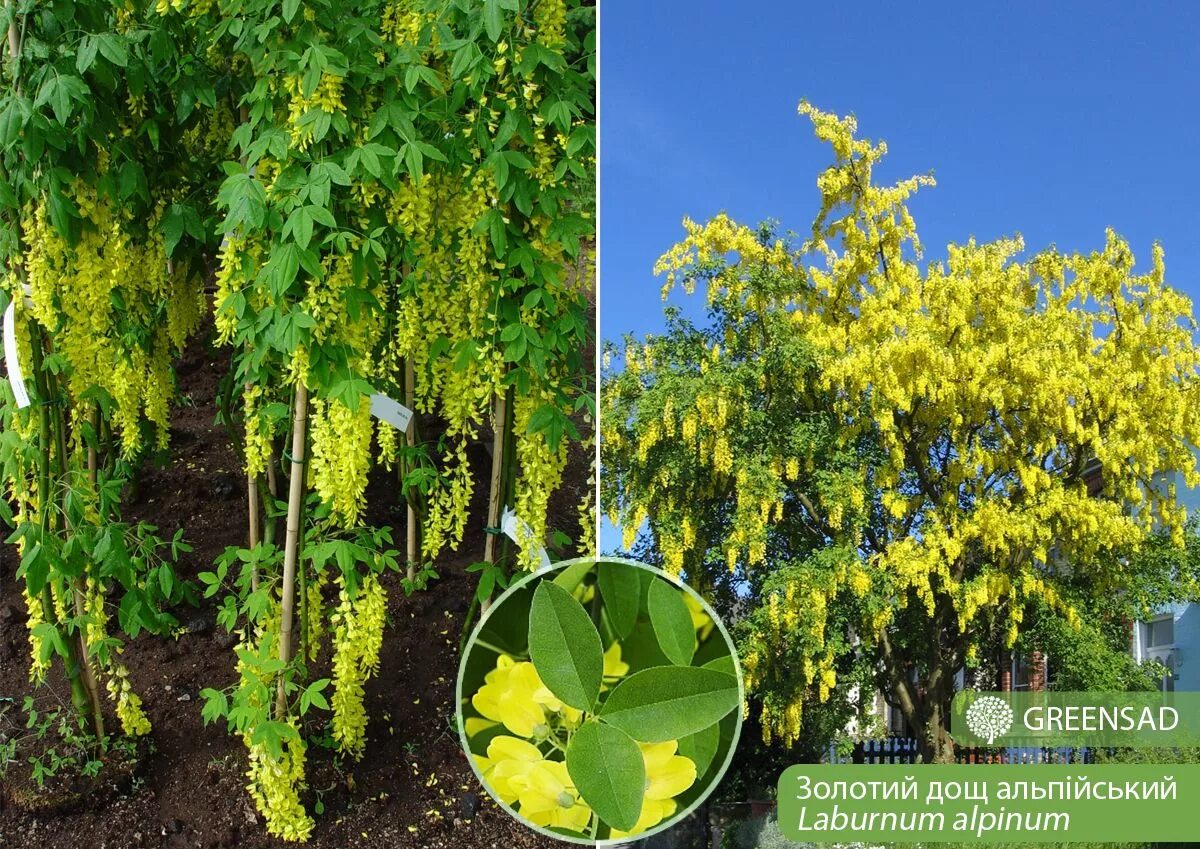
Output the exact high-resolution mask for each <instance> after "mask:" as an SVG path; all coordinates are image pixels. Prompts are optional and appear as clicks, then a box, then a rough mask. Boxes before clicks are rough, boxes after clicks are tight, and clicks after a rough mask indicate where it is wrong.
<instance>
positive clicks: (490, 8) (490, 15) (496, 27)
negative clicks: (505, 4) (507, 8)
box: [483, 0, 504, 41]
mask: <svg viewBox="0 0 1200 849" xmlns="http://www.w3.org/2000/svg"><path fill="white" fill-rule="evenodd" d="M503 27H504V21H503V18H502V16H501V12H500V0H483V28H484V29H485V30H487V34H488V38H490V39H491V40H492V41H499V40H500V33H501V32H502V31H503Z"/></svg>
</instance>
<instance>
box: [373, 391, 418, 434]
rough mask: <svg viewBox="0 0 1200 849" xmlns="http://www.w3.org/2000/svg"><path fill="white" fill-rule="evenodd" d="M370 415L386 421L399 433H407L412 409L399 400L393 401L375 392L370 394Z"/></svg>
mask: <svg viewBox="0 0 1200 849" xmlns="http://www.w3.org/2000/svg"><path fill="white" fill-rule="evenodd" d="M371 415H373V416H374V417H375V418H377V419H380V420H382V421H385V422H387V423H388V424H390V425H391V426H392V427H394V428H395V429H396V430H398V431H400V432H401V433H407V432H408V425H409V423H411V422H412V417H413V411H412V410H410V409H408V407H406V406H404V405H403V404H401V403H400V402H399V401H393V400H392V399H391V398H389V397H388V396H386V395H380V394H379V393H378V392H376V393H375V394H374V395H372V396H371Z"/></svg>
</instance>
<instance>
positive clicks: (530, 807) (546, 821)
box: [509, 760, 592, 831]
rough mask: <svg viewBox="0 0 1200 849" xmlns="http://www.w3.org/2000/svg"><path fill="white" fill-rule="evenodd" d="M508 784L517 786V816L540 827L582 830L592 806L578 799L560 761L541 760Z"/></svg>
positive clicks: (590, 816)
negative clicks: (519, 810) (519, 809)
mask: <svg viewBox="0 0 1200 849" xmlns="http://www.w3.org/2000/svg"><path fill="white" fill-rule="evenodd" d="M509 784H510V785H511V786H513V787H515V788H517V801H518V802H519V803H520V805H521V816H523V817H525V818H526V819H528V820H529V821H530V822H532V823H533V824H534V825H540V826H542V827H543V828H566V829H570V830H571V831H583V830H584V829H585V828H587V825H588V822H589V821H590V820H591V818H592V809H591V808H589V807H588V806H587V805H586V804H585V803H584V802H583V801H582V800H581V799H580V798H579V791H578V790H576V789H575V784H574V783H573V782H572V781H571V776H570V775H569V774H568V772H567V765H566V764H565V763H563V762H562V761H547V760H543V761H541V762H539V763H536V764H533V765H532V766H531V767H530V768H529V770H528V771H527V772H525V773H524V774H523V775H522V776H520V777H518V778H513V779H511V780H510V781H509Z"/></svg>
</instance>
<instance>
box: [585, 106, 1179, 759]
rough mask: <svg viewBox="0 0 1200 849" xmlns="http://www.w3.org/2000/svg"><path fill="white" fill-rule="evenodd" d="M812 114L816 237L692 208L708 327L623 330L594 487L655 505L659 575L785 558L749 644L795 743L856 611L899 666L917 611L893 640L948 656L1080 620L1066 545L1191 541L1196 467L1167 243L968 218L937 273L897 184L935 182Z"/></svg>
mask: <svg viewBox="0 0 1200 849" xmlns="http://www.w3.org/2000/svg"><path fill="white" fill-rule="evenodd" d="M800 112H801V114H803V115H805V116H806V117H808V118H809V119H810V120H811V121H812V124H813V127H814V130H815V133H816V136H817V137H818V138H819V139H820V140H822V141H824V142H826V143H827V144H829V145H830V146H831V147H832V149H833V151H834V164H832V165H831V166H830V167H829V168H827V169H826V170H825V171H823V172H822V173H821V175H820V176H819V178H818V180H817V184H818V188H819V190H820V192H821V197H822V202H821V208H820V211H819V213H818V215H817V217H816V220H815V223H814V225H813V229H812V234H811V236H810V237H809V238H808V239H806V240H805V241H804V242H803V244H802V245H800V246H799V247H798V248H796V247H792V246H790V245H789V244H787V243H786V242H785V241H783V240H781V239H778V238H776V237H775V236H774V233H773V230H772V228H770V227H760V228H750V227H746V226H743V225H740V224H737V223H735V222H733V221H732V220H731V219H730V218H729V217H728V216H726V215H724V214H721V215H718V216H716V217H715V218H714V219H712V220H711V221H709V222H708V223H706V224H698V223H696V222H693V221H691V220H690V219H685V221H684V230H685V237H684V239H683V240H682V241H681V242H680V243H679V244H677V245H676V246H674V247H673V248H671V249H670V250H669V251H667V252H666V253H665V254H664V255H663V257H662V258H661V259H660V260H659V262H658V264H657V266H656V269H655V270H656V271H657V272H658V273H660V274H663V275H665V277H666V282H665V286H664V290H663V294H664V297H667V296H668V295H669V294H670V292H671V291H672V289H673V288H674V287H675V286H680V287H682V289H683V290H684V292H686V293H690V292H692V291H694V287H695V285H696V283H697V282H698V281H699V282H701V283H702V284H703V285H706V286H707V298H708V302H709V305H710V307H712V309H713V310H714V312H715V314H716V315H717V316H718V318H719V321H718V322H717V323H716V324H715V325H714V327H712V328H710V329H707V330H704V331H702V332H700V333H697V334H694V335H693V334H690V333H689V332H687V331H685V330H683V329H680V328H678V327H675V328H672V329H670V330H669V331H668V333H667V335H665V336H663V337H658V338H650V339H648V340H646V341H645V342H635V343H631V344H629V345H628V346H627V348H626V350H625V363H624V365H625V368H624V370H623V371H621V372H613V371H612V370H611V369H610V370H609V373H608V377H607V379H606V383H605V386H604V391H603V392H602V399H603V403H604V414H603V416H602V422H603V432H602V439H603V443H602V447H603V451H604V453H605V466H606V469H608V470H609V471H610V476H609V479H606V480H605V481H604V482H603V487H604V489H603V493H602V499H603V502H604V505H605V507H606V509H607V510H608V511H609V513H610V515H611V516H612V517H613V519H614V521H616V522H617V523H618V524H620V525H622V526H623V527H624V529H625V531H626V533H627V535H628V534H634V533H636V532H637V530H638V529H639V528H640V527H641V526H642V525H643V523H644V522H645V521H646V520H648V521H649V526H650V530H651V531H652V533H653V534H654V536H655V539H656V541H657V543H658V547H659V549H660V550H661V551H662V554H663V557H664V559H665V562H666V563H667V564H668V566H669V568H671V569H672V570H676V571H678V570H684V571H689V572H690V571H692V570H697V569H703V568H706V567H707V564H708V563H710V562H711V561H710V559H709V555H710V554H713V553H717V552H720V553H723V554H724V555H725V559H726V562H727V565H728V566H729V568H730V569H734V570H736V569H739V568H742V569H747V570H749V569H756V568H757V569H761V568H766V569H768V570H771V572H772V573H776V574H773V575H772V578H771V579H769V580H768V581H767V582H766V583H765V584H764V586H765V587H766V589H764V591H763V597H762V599H761V609H760V610H759V611H757V612H756V613H755V615H754V617H753V622H754V628H753V629H752V633H751V634H750V636H749V637H748V640H747V649H746V652H745V657H746V658H747V662H746V667H747V675H748V683H752V684H753V688H752V689H755V690H757V692H758V696H759V698H760V699H761V700H762V701H763V704H764V722H763V725H764V734H766V735H775V736H777V737H780V738H782V739H783V740H784V741H785V742H788V741H791V740H794V739H795V737H796V735H797V734H799V729H800V718H801V715H802V705H803V703H804V702H805V701H808V700H819V701H823V700H825V699H826V698H827V697H828V696H829V695H830V693H831V692H832V691H833V689H834V688H835V686H836V685H837V680H838V669H839V668H841V664H840V661H841V660H843V659H844V658H845V657H846V654H847V653H848V652H850V651H851V649H852V648H853V650H854V651H861V650H862V648H861V646H860V647H857V648H854V647H852V646H850V644H849V642H848V641H847V638H846V634H847V632H848V631H849V630H851V629H852V631H853V633H854V634H856V635H857V639H859V640H861V641H863V643H865V644H866V645H867V646H869V647H870V648H871V649H872V650H873V651H875V652H877V653H878V654H877V656H878V658H879V662H880V663H881V664H883V665H884V666H887V664H898V665H897V666H895V667H894V668H893V667H891V666H888V667H887V668H888V669H889V671H891V672H894V673H895V674H896V675H897V676H898V677H899V678H900V680H901V681H902V682H903V681H906V680H908V679H909V677H910V676H911V675H912V674H916V672H915V670H911V669H908V668H905V667H903V661H902V659H900V660H898V659H897V658H896V656H895V655H894V654H890V653H888V652H886V651H885V650H884V649H883V648H882V647H881V643H882V638H881V635H884V634H885V633H891V632H892V631H893V630H894V629H897V628H900V627H901V621H903V622H904V623H911V622H912V621H913V619H912V614H913V613H914V612H915V613H919V614H920V616H919V618H918V619H917V620H916V621H919V622H925V623H927V625H928V629H929V631H928V634H927V635H923V636H912V635H902V636H905V637H906V638H907V639H911V640H913V641H914V642H916V643H922V642H924V643H929V642H938V643H941V644H943V645H945V646H947V648H946V650H945V656H946V660H945V661H944V662H945V663H947V664H957V663H961V662H962V660H963V659H964V658H967V657H972V656H974V657H977V656H978V654H979V641H980V640H981V639H984V638H985V637H986V638H988V639H992V638H994V635H995V634H996V633H998V634H999V641H1000V643H1001V644H1003V645H1007V646H1010V647H1011V646H1012V645H1013V644H1014V643H1015V642H1016V641H1017V640H1018V638H1019V637H1020V634H1021V633H1022V624H1023V622H1024V619H1025V616H1026V611H1027V609H1028V608H1029V606H1030V605H1031V604H1032V603H1035V602H1036V603H1039V604H1044V605H1045V607H1046V608H1047V609H1049V610H1051V611H1054V612H1055V615H1058V616H1060V617H1061V618H1062V619H1063V620H1064V621H1065V622H1067V623H1069V624H1071V623H1077V622H1078V617H1079V613H1078V610H1077V606H1076V604H1075V603H1074V602H1073V600H1072V598H1071V596H1070V593H1069V592H1068V591H1067V590H1066V588H1065V582H1064V581H1063V575H1062V573H1061V571H1060V566H1061V564H1072V566H1073V568H1075V569H1084V568H1098V567H1092V566H1091V564H1094V563H1096V562H1098V559H1099V558H1101V557H1102V555H1105V554H1107V553H1111V552H1114V551H1131V550H1134V549H1135V548H1136V547H1137V546H1138V545H1139V543H1140V542H1141V541H1142V540H1143V539H1144V538H1145V536H1146V535H1147V533H1148V532H1150V531H1151V530H1153V529H1158V528H1161V529H1165V530H1167V531H1169V532H1170V533H1171V534H1172V535H1173V536H1174V539H1175V542H1176V544H1179V543H1181V542H1182V532H1183V525H1184V519H1185V511H1184V509H1183V507H1182V506H1181V505H1179V504H1178V503H1177V502H1176V500H1175V497H1174V492H1173V488H1172V487H1171V486H1169V485H1168V483H1169V481H1171V480H1173V479H1176V478H1178V480H1179V481H1180V482H1181V483H1185V484H1187V485H1189V486H1197V485H1200V469H1198V468H1197V460H1196V457H1195V455H1194V453H1193V451H1194V446H1196V445H1200V405H1197V404H1196V403H1195V400H1194V399H1193V398H1191V397H1190V395H1189V392H1191V391H1192V390H1193V389H1194V388H1195V386H1196V385H1197V382H1198V381H1200V349H1198V348H1197V346H1196V345H1195V343H1194V341H1193V339H1194V333H1195V331H1196V323H1195V321H1194V319H1193V316H1192V307H1191V303H1190V302H1189V301H1188V299H1187V298H1186V297H1184V296H1183V295H1182V294H1181V293H1179V292H1177V291H1175V290H1174V289H1172V288H1171V287H1170V286H1169V285H1168V284H1167V282H1166V279H1165V271H1164V265H1163V254H1162V250H1161V248H1159V247H1158V246H1155V248H1154V250H1153V252H1152V261H1151V264H1150V268H1149V269H1148V270H1147V271H1146V272H1145V273H1137V272H1135V271H1134V257H1133V254H1132V252H1131V251H1130V249H1129V246H1128V244H1127V243H1126V242H1124V241H1123V240H1122V239H1120V238H1119V237H1118V236H1116V235H1115V234H1114V233H1112V232H1111V231H1109V232H1108V233H1107V235H1106V238H1105V241H1104V246H1103V248H1102V249H1101V250H1098V251H1095V252H1092V253H1089V254H1070V255H1066V254H1061V253H1059V252H1057V251H1056V250H1054V249H1049V250H1046V251H1043V252H1041V253H1038V254H1036V255H1034V256H1032V257H1030V258H1028V259H1026V258H1024V257H1023V255H1022V254H1023V251H1024V245H1023V242H1022V241H1021V239H1020V238H1019V237H1016V238H1011V239H1001V240H998V241H996V242H993V243H989V244H978V243H976V242H975V241H973V240H972V241H968V242H967V243H966V244H963V245H951V246H950V247H949V249H948V251H947V256H946V259H945V260H944V261H942V262H934V263H931V264H929V265H928V267H927V268H926V267H924V266H923V265H922V264H920V259H921V257H922V246H921V244H920V241H919V239H918V238H917V233H916V225H915V223H914V222H913V219H912V216H911V215H910V213H909V211H908V209H907V206H906V202H907V200H908V199H909V198H910V197H911V196H912V195H913V194H914V193H915V192H916V191H917V190H918V189H919V188H921V187H922V186H928V185H932V183H933V181H932V179H930V178H928V177H914V178H912V179H908V180H902V181H900V182H898V183H896V184H894V185H888V186H880V185H876V184H875V183H874V182H873V171H874V168H875V166H876V165H877V164H878V163H879V161H880V160H881V159H882V157H883V156H884V154H885V153H886V146H885V145H883V144H882V143H872V142H870V141H867V140H863V139H860V138H857V137H856V135H855V132H856V123H855V121H854V119H853V118H842V117H838V116H835V115H831V114H828V113H823V112H820V111H818V110H816V109H814V108H813V107H811V106H809V105H808V104H802V105H801V107H800ZM1193 394H1194V393H1193ZM1097 484H1098V486H1097ZM1089 485H1090V486H1091V491H1089ZM1097 489H1099V492H1097V491H1096V490H1097ZM627 539H629V537H628V536H627ZM1120 579H1121V576H1119V575H1117V576H1114V580H1117V581H1118V582H1119V580H1120ZM902 613H904V617H903V620H902V619H901V614H902ZM835 614H836V615H835ZM904 627H912V626H911V624H905V626H904ZM992 629H996V630H995V631H993V630H992ZM953 671H954V670H953V669H951V670H950V676H949V677H952V673H953ZM938 674H939V675H944V674H945V670H942V672H939V673H938ZM901 686H903V684H902V685H901ZM919 688H920V682H919V683H918V687H917V688H916V689H919ZM923 697H928V698H939V697H940V696H939V695H937V694H934V695H926V696H923Z"/></svg>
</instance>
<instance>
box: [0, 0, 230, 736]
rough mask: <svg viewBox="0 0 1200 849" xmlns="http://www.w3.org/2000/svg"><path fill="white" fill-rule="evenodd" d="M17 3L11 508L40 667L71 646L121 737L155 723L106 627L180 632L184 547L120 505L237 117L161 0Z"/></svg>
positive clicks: (0, 457)
mask: <svg viewBox="0 0 1200 849" xmlns="http://www.w3.org/2000/svg"><path fill="white" fill-rule="evenodd" d="M4 11H5V17H4V23H5V26H6V29H7V32H8V39H7V48H8V49H7V61H6V62H5V66H4V86H5V91H4V93H3V95H2V96H0V219H2V220H0V258H2V259H3V262H4V270H3V279H2V280H0V289H2V290H3V291H2V294H0V306H4V307H6V308H8V309H10V310H11V313H10V315H11V316H12V319H13V320H12V322H11V326H10V330H11V333H12V335H11V342H12V343H13V345H12V346H11V353H12V354H13V355H14V356H12V357H11V358H10V365H11V366H16V365H17V364H18V363H19V364H20V371H21V372H23V377H22V378H21V379H19V380H16V379H15V380H14V381H13V384H12V386H11V387H6V388H5V389H4V394H3V396H2V399H0V400H2V401H3V405H2V408H0V487H2V488H3V490H4V491H3V497H0V518H3V519H5V520H6V521H7V522H9V523H10V524H11V525H12V526H13V529H14V533H13V535H12V537H11V538H10V541H12V542H15V543H17V545H18V549H19V551H20V553H21V565H20V567H19V569H18V578H20V579H22V580H23V581H24V583H25V591H26V600H27V603H28V608H29V626H30V642H31V648H32V654H33V663H32V664H31V672H32V676H33V678H34V679H35V681H40V680H42V678H43V677H44V675H45V673H46V671H47V670H48V668H49V667H50V665H51V663H52V661H53V660H54V659H55V658H59V659H61V662H62V666H63V669H64V671H65V673H66V677H67V679H68V681H69V682H70V685H71V693H72V701H73V704H74V706H75V708H76V709H77V711H78V714H79V716H80V718H81V719H82V720H84V721H85V722H86V724H87V725H88V726H89V727H90V729H91V731H92V732H93V734H94V738H95V741H96V743H97V744H98V745H101V746H103V745H106V736H107V735H106V730H105V724H104V707H103V698H102V692H103V691H104V690H107V692H108V694H109V695H111V696H112V698H113V701H114V702H115V712H116V714H117V717H118V719H119V720H120V724H121V727H122V730H123V731H124V732H125V733H127V734H130V735H141V734H145V733H147V732H148V731H149V730H150V724H149V721H148V720H147V718H146V716H145V714H144V713H143V711H142V709H141V701H140V699H139V697H138V696H137V694H136V693H134V692H133V691H132V689H131V687H130V683H129V679H128V674H127V672H126V669H125V667H124V665H123V664H121V663H120V660H119V656H120V651H121V642H120V639H119V638H118V636H117V633H118V629H114V628H113V627H112V625H111V623H112V622H113V621H115V622H116V624H117V625H118V626H119V631H124V632H125V633H127V634H130V635H134V636H136V635H137V633H138V632H139V631H141V630H143V629H151V630H155V631H164V630H167V629H168V628H169V627H170V625H172V624H173V623H174V620H173V619H172V618H171V617H170V616H168V615H166V614H164V613H162V611H161V608H162V607H163V606H164V605H168V604H172V603H176V602H178V601H180V600H181V599H182V598H183V597H184V596H185V594H186V587H185V585H184V584H183V583H182V582H181V581H179V580H178V579H177V578H176V577H175V573H174V571H173V569H172V566H171V563H170V562H168V561H169V560H171V559H172V558H173V556H174V555H175V554H176V553H177V552H178V551H180V550H186V544H184V543H183V542H182V540H181V539H180V537H179V536H178V535H177V536H176V537H175V539H174V540H173V541H172V542H171V544H170V546H169V547H168V545H167V543H164V542H163V541H162V540H159V539H158V538H157V537H156V536H155V534H154V529H153V528H149V527H147V526H143V525H138V526H134V527H131V526H129V525H126V524H125V523H123V522H122V521H121V520H120V514H119V506H120V498H121V494H122V492H123V485H124V483H125V481H126V480H128V478H129V477H130V476H131V474H132V472H133V470H134V468H135V466H136V463H137V461H138V460H140V459H141V458H142V457H144V456H145V454H146V453H147V451H148V450H150V449H155V448H157V449H163V448H165V447H166V445H167V440H168V409H169V405H170V402H171V401H172V399H173V397H174V394H175V387H174V376H173V373H172V361H173V358H174V356H175V355H176V354H177V353H178V351H179V350H181V348H182V346H183V344H184V342H185V341H186V340H187V338H188V337H189V336H190V335H191V334H192V333H193V332H194V331H195V330H196V328H197V327H198V325H199V323H200V320H201V318H202V316H203V313H204V294H203V284H202V281H203V274H204V256H205V253H204V250H205V247H206V243H207V242H208V235H207V232H206V229H205V227H204V226H203V222H202V212H201V208H202V206H203V204H202V203H197V200H196V196H197V194H200V196H201V197H202V196H203V189H204V187H205V186H206V185H208V184H210V183H211V182H212V181H213V180H214V179H215V178H216V177H217V175H218V174H219V170H218V163H219V161H220V156H221V154H222V151H223V147H224V140H225V138H226V137H227V135H228V129H229V128H230V127H231V126H232V125H231V123H230V121H229V113H228V112H227V111H226V112H221V111H220V110H207V109H201V108H198V107H199V106H200V105H201V104H202V103H209V104H212V103H213V97H214V94H213V90H212V88H211V86H210V85H208V84H207V83H206V82H205V81H204V80H203V79H198V78H196V77H195V76H194V75H192V74H190V73H189V72H188V70H187V68H186V67H185V64H186V63H185V62H183V61H182V60H181V55H183V54H186V53H188V52H189V50H190V49H191V45H190V44H189V43H188V41H187V39H186V36H185V34H184V33H182V32H181V31H179V30H178V28H172V27H170V26H169V25H168V24H167V23H166V22H164V21H162V20H161V19H159V17H158V16H157V15H155V14H154V13H153V12H152V11H149V10H145V9H140V8H137V7H135V6H133V5H129V6H122V5H115V4H113V3H110V2H80V3H72V4H61V5H57V6H48V5H45V4H35V3H30V2H8V3H6V4H5V7H4ZM13 361H15V362H13ZM10 373H11V374H13V376H14V378H15V377H16V371H15V370H14V371H12V372H10ZM26 394H28V397H23V396H25V395H26ZM8 502H11V503H12V504H13V505H14V507H15V511H10V509H9V506H8ZM163 555H168V556H167V557H166V558H165V559H164V556H163ZM110 730H111V728H110Z"/></svg>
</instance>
